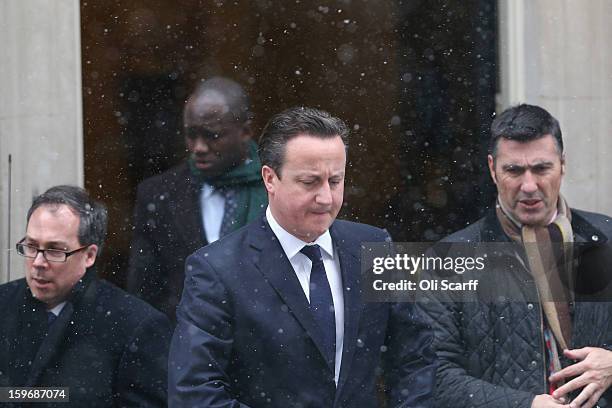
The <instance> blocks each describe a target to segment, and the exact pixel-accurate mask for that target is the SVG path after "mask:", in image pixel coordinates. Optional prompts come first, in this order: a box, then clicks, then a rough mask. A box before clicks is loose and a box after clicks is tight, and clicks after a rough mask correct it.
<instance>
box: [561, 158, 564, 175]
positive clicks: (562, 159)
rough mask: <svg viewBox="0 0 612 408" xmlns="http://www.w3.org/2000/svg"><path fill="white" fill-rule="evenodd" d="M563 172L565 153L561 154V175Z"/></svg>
mask: <svg viewBox="0 0 612 408" xmlns="http://www.w3.org/2000/svg"><path fill="white" fill-rule="evenodd" d="M564 174H565V153H562V154H561V175H562V176H563V175H564Z"/></svg>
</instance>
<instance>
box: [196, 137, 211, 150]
mask: <svg viewBox="0 0 612 408" xmlns="http://www.w3.org/2000/svg"><path fill="white" fill-rule="evenodd" d="M209 150H210V148H209V146H208V142H207V141H206V140H204V138H203V137H197V138H195V140H194V141H193V151H194V152H195V153H206V152H208V151H209Z"/></svg>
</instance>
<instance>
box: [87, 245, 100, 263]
mask: <svg viewBox="0 0 612 408" xmlns="http://www.w3.org/2000/svg"><path fill="white" fill-rule="evenodd" d="M97 256H98V246H97V245H96V244H91V245H90V246H88V247H87V249H86V250H85V267H86V268H90V267H92V266H93V264H94V263H95V262H96V257H97Z"/></svg>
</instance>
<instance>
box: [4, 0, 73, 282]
mask: <svg viewBox="0 0 612 408" xmlns="http://www.w3.org/2000/svg"><path fill="white" fill-rule="evenodd" d="M0 44H2V45H1V46H0V90H1V92H0V248H1V250H0V282H4V281H7V280H13V279H16V278H19V277H22V276H23V261H22V259H21V258H20V257H19V256H18V255H16V254H15V253H14V251H12V250H11V251H7V249H8V248H14V244H15V243H16V242H17V240H19V239H20V238H21V237H23V234H24V232H25V215H26V211H27V209H28V207H29V205H30V203H31V201H32V197H33V196H35V195H37V194H39V193H41V192H43V191H44V190H45V189H47V188H48V187H50V186H53V185H56V184H65V183H69V184H76V185H81V186H82V185H83V124H82V99H81V50H80V13H79V1H78V0H0ZM9 155H10V156H11V158H12V166H11V167H12V168H11V171H10V173H11V180H10V181H9V165H8V158H9ZM9 186H10V190H9ZM9 226H10V231H9ZM9 235H10V236H9ZM9 260H10V262H9ZM9 263H10V274H9V266H8V265H9Z"/></svg>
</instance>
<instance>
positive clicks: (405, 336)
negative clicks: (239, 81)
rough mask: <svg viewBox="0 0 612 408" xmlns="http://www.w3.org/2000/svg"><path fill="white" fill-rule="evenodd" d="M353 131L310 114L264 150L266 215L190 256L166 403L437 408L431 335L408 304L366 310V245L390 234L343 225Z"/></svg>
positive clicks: (276, 127) (282, 125) (265, 138)
mask: <svg viewBox="0 0 612 408" xmlns="http://www.w3.org/2000/svg"><path fill="white" fill-rule="evenodd" d="M347 136H348V129H347V127H346V125H345V124H344V122H342V121H341V120H340V119H337V118H334V117H332V116H330V115H329V114H328V113H326V112H322V111H318V110H315V109H309V108H293V109H289V110H287V111H285V112H282V113H280V114H278V115H275V116H274V117H273V118H272V119H271V120H270V122H269V123H268V124H267V125H266V127H265V129H264V130H263V133H262V136H261V139H260V150H259V152H260V158H261V160H262V163H263V168H262V175H263V179H264V183H265V186H266V189H267V191H268V199H269V202H270V204H269V207H268V209H267V211H266V214H265V215H262V216H261V218H260V219H257V220H255V221H254V222H253V223H251V224H249V225H247V226H246V227H244V228H242V229H240V230H238V231H237V232H235V233H233V234H230V235H228V236H227V237H225V238H223V239H221V240H220V241H218V242H215V243H213V244H211V245H209V246H207V247H205V248H202V249H200V250H199V251H197V252H196V253H195V254H193V255H192V256H190V257H189V258H188V259H187V263H186V273H187V276H186V279H185V289H184V292H183V297H182V299H181V304H180V306H179V309H178V314H177V317H178V325H177V328H176V330H175V333H174V337H173V340H172V345H171V355H170V362H169V405H170V406H172V407H186V406H218V407H222V406H223V407H230V406H232V407H283V408H284V407H303V408H309V407H312V408H314V407H317V408H320V407H374V406H377V405H378V403H379V402H380V401H379V400H378V399H377V392H376V383H377V379H378V378H379V377H380V374H381V373H382V374H384V375H385V377H386V382H385V385H386V387H387V391H388V393H387V397H388V400H389V401H388V406H403V407H425V406H430V402H429V401H430V396H431V393H432V389H433V381H434V378H433V377H434V372H435V368H434V365H433V353H432V352H431V350H430V349H429V345H430V343H431V341H432V337H431V333H430V332H429V330H428V329H427V328H426V327H425V326H424V325H422V323H421V321H420V320H419V319H418V316H417V315H416V314H415V312H414V310H413V309H412V305H410V304H388V303H365V302H364V301H363V299H362V293H361V284H360V260H359V259H360V247H361V243H362V242H366V241H367V242H372V241H378V242H381V241H382V242H384V241H386V240H388V235H387V234H386V232H385V231H382V230H380V229H377V228H374V227H371V226H368V225H364V224H356V223H351V222H346V221H337V220H335V218H336V216H337V214H338V211H339V210H340V207H341V206H342V200H343V192H344V173H345V167H346V146H345V144H346V141H347Z"/></svg>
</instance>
